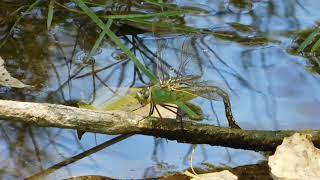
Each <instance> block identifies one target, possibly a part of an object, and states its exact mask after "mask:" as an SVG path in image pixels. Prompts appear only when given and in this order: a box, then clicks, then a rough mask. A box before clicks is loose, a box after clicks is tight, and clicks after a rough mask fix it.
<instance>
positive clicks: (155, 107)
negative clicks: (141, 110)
mask: <svg viewBox="0 0 320 180" xmlns="http://www.w3.org/2000/svg"><path fill="white" fill-rule="evenodd" d="M154 109H156V111H157V113H158V115H159V117H160V119H162V116H161V114H160V111H159V110H158V108H157V106H156V105H154Z"/></svg>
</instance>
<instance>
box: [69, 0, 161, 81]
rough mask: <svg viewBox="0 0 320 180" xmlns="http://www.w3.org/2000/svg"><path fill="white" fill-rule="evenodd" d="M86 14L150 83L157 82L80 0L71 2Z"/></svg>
mask: <svg viewBox="0 0 320 180" xmlns="http://www.w3.org/2000/svg"><path fill="white" fill-rule="evenodd" d="M73 1H74V2H75V3H76V4H77V5H78V6H79V7H80V8H81V9H82V10H83V11H84V12H85V13H86V14H87V16H89V17H90V18H91V20H93V21H94V22H95V23H96V24H97V25H98V26H99V27H100V28H101V29H102V30H105V31H106V34H107V35H108V36H109V38H110V39H111V40H112V41H113V42H114V43H115V44H116V45H117V46H119V48H120V49H121V50H122V51H123V52H124V53H125V54H126V55H127V56H128V57H129V58H130V59H131V60H132V62H133V63H134V64H135V65H136V66H137V68H139V69H140V70H141V71H142V72H143V73H144V74H145V75H146V76H147V77H148V78H149V79H150V81H151V82H152V83H154V84H156V83H158V82H159V80H158V78H157V77H156V76H154V75H153V74H152V73H151V72H150V71H149V70H148V69H147V68H146V67H145V66H144V65H143V64H142V63H141V62H140V61H139V59H138V58H137V57H136V56H135V55H134V54H133V53H132V52H131V51H130V50H129V49H128V48H127V47H126V46H125V45H124V44H123V43H122V42H121V40H120V39H119V38H118V37H117V36H116V35H115V34H114V33H113V32H112V31H111V30H110V29H109V28H108V27H106V25H105V24H104V23H103V21H102V20H101V19H100V18H99V17H98V16H97V15H96V14H95V13H94V12H93V11H92V10H91V9H90V8H89V7H88V6H87V5H86V4H84V3H83V1H81V0H73ZM108 23H112V19H108V22H107V24H108Z"/></svg>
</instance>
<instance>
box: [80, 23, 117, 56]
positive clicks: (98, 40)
mask: <svg viewBox="0 0 320 180" xmlns="http://www.w3.org/2000/svg"><path fill="white" fill-rule="evenodd" d="M111 24H112V22H111V21H108V22H107V24H106V28H105V29H103V30H102V32H101V33H100V34H99V37H98V39H97V40H96V42H95V43H94V45H93V47H92V49H91V51H90V53H89V55H88V57H87V58H86V61H87V60H89V59H91V58H92V56H93V55H94V54H95V53H96V52H97V49H98V47H99V46H100V44H101V42H102V40H103V38H104V36H105V35H106V31H107V30H106V29H109V28H110V26H111Z"/></svg>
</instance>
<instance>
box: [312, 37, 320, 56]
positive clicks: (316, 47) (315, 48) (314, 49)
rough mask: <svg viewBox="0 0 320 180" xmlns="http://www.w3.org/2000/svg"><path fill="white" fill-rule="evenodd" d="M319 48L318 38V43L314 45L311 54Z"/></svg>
mask: <svg viewBox="0 0 320 180" xmlns="http://www.w3.org/2000/svg"><path fill="white" fill-rule="evenodd" d="M319 48H320V38H319V39H318V41H317V42H316V43H314V45H313V46H312V48H311V52H312V53H314V52H316V51H317V50H318V49H319Z"/></svg>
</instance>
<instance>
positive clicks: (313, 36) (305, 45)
mask: <svg viewBox="0 0 320 180" xmlns="http://www.w3.org/2000/svg"><path fill="white" fill-rule="evenodd" d="M319 32H320V26H319V27H317V28H316V29H315V30H314V31H313V32H312V33H311V34H310V35H309V36H308V37H307V38H306V40H304V41H303V42H302V43H301V45H300V46H299V48H298V50H297V51H298V52H302V51H303V50H304V49H305V48H306V47H307V46H308V45H309V44H311V43H312V41H313V39H314V38H315V37H316V36H317V34H318V33H319Z"/></svg>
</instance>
